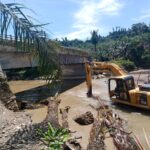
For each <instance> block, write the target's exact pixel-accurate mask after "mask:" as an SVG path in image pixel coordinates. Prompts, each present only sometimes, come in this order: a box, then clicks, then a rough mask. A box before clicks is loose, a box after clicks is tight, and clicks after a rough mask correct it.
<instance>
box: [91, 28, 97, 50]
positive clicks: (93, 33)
mask: <svg viewBox="0 0 150 150" xmlns="http://www.w3.org/2000/svg"><path fill="white" fill-rule="evenodd" d="M98 41H99V36H98V30H93V31H91V42H92V44H93V45H94V50H95V52H96V45H97V43H98Z"/></svg>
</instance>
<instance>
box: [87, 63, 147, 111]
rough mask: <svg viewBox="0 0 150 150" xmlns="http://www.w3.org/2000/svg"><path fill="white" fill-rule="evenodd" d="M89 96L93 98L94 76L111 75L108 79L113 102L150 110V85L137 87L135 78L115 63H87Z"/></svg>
mask: <svg viewBox="0 0 150 150" xmlns="http://www.w3.org/2000/svg"><path fill="white" fill-rule="evenodd" d="M85 69H86V82H87V88H88V92H87V96H88V97H91V96H92V74H93V73H111V74H113V75H114V77H110V78H109V79H108V92H109V97H110V99H111V100H112V101H113V102H117V103H122V104H126V105H131V106H136V107H141V108H146V109H150V84H144V85H140V86H136V85H135V82H134V78H133V76H131V75H127V73H126V72H125V71H124V70H123V69H122V68H120V67H119V66H118V65H116V64H114V63H107V62H86V63H85Z"/></svg>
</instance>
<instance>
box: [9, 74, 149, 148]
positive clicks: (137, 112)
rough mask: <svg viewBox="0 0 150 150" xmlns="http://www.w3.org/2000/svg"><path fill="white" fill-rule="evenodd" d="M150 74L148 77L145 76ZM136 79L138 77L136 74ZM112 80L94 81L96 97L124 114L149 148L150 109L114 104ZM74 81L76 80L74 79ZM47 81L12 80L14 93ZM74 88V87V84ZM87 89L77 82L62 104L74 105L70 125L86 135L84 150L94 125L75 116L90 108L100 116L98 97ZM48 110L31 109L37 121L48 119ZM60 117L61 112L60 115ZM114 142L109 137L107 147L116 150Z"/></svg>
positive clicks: (72, 128) (62, 98)
mask: <svg viewBox="0 0 150 150" xmlns="http://www.w3.org/2000/svg"><path fill="white" fill-rule="evenodd" d="M145 77H146V76H145ZM145 77H144V78H143V79H141V82H142V81H143V80H144V81H145V80H147V79H146V78H145ZM136 78H138V76H137V75H136ZM107 81H108V79H107V78H102V79H95V80H93V81H92V82H93V93H94V95H95V96H100V98H101V99H102V100H104V101H105V102H106V103H108V104H109V105H110V106H111V107H112V108H113V110H114V111H115V112H116V113H118V114H119V115H120V117H122V118H124V119H125V120H126V121H127V122H128V124H127V126H126V128H128V129H129V130H131V131H133V132H134V134H135V135H136V136H137V137H138V138H139V139H140V141H141V144H142V145H143V147H144V148H145V150H146V149H148V147H147V144H146V141H145V138H144V133H143V128H144V129H145V131H146V134H147V137H148V140H150V128H149V125H150V111H148V110H143V109H139V108H134V107H129V106H124V105H118V104H113V103H112V102H111V101H110V99H109V96H108V85H107V84H108V83H107ZM73 82H74V81H73ZM44 84H45V83H44V81H40V80H37V81H12V82H10V86H11V89H12V90H13V92H14V93H17V92H20V91H23V90H24V89H30V88H32V87H37V86H41V85H44ZM70 84H71V81H69V82H68V85H69V86H70ZM70 87H71V86H70ZM86 92H87V88H86V83H85V82H83V83H81V84H79V85H76V86H75V87H72V88H70V89H68V90H67V89H66V90H65V91H63V92H62V93H61V94H60V96H59V98H60V99H61V100H62V101H61V104H60V105H59V108H65V107H67V106H70V108H71V109H70V111H69V113H68V121H69V127H70V129H71V130H72V131H77V132H76V136H82V139H81V140H80V142H81V145H82V147H83V149H86V148H87V145H88V139H89V132H90V129H91V127H92V125H87V126H84V127H83V126H81V125H79V124H77V123H76V122H75V121H74V120H73V118H75V117H77V116H79V115H80V114H83V113H85V112H87V111H91V112H92V114H93V115H94V116H96V110H95V109H93V107H94V108H97V107H98V102H97V101H96V100H94V99H93V98H87V96H86ZM46 109H47V107H45V106H44V107H43V108H40V109H35V110H28V112H30V113H31V114H32V119H33V121H34V122H40V121H41V120H44V118H45V116H46ZM59 118H60V115H59ZM112 143H113V142H112V141H111V140H110V139H108V140H107V141H106V145H107V148H108V149H109V150H111V149H112V150H113V149H114V148H113V144H112Z"/></svg>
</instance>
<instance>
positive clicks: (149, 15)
mask: <svg viewBox="0 0 150 150" xmlns="http://www.w3.org/2000/svg"><path fill="white" fill-rule="evenodd" d="M141 13H142V14H141V15H140V16H139V17H135V18H132V19H131V20H133V21H137V22H140V21H144V20H145V19H149V18H150V11H149V10H144V11H142V12H141Z"/></svg>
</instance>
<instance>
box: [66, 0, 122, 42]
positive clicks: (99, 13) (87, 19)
mask: <svg viewBox="0 0 150 150" xmlns="http://www.w3.org/2000/svg"><path fill="white" fill-rule="evenodd" d="M122 7H123V4H122V3H121V2H120V1H118V0H83V1H82V2H80V9H79V10H78V11H77V12H75V14H74V18H75V21H74V24H73V26H72V27H73V29H74V32H71V33H69V34H67V35H66V36H67V37H68V38H69V39H75V38H79V39H85V38H86V37H87V36H89V34H90V31H91V30H95V29H99V32H101V33H102V32H105V30H106V28H104V27H102V25H99V24H100V23H101V19H102V18H103V17H105V16H106V15H107V16H114V15H118V14H119V11H120V9H121V8H122Z"/></svg>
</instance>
